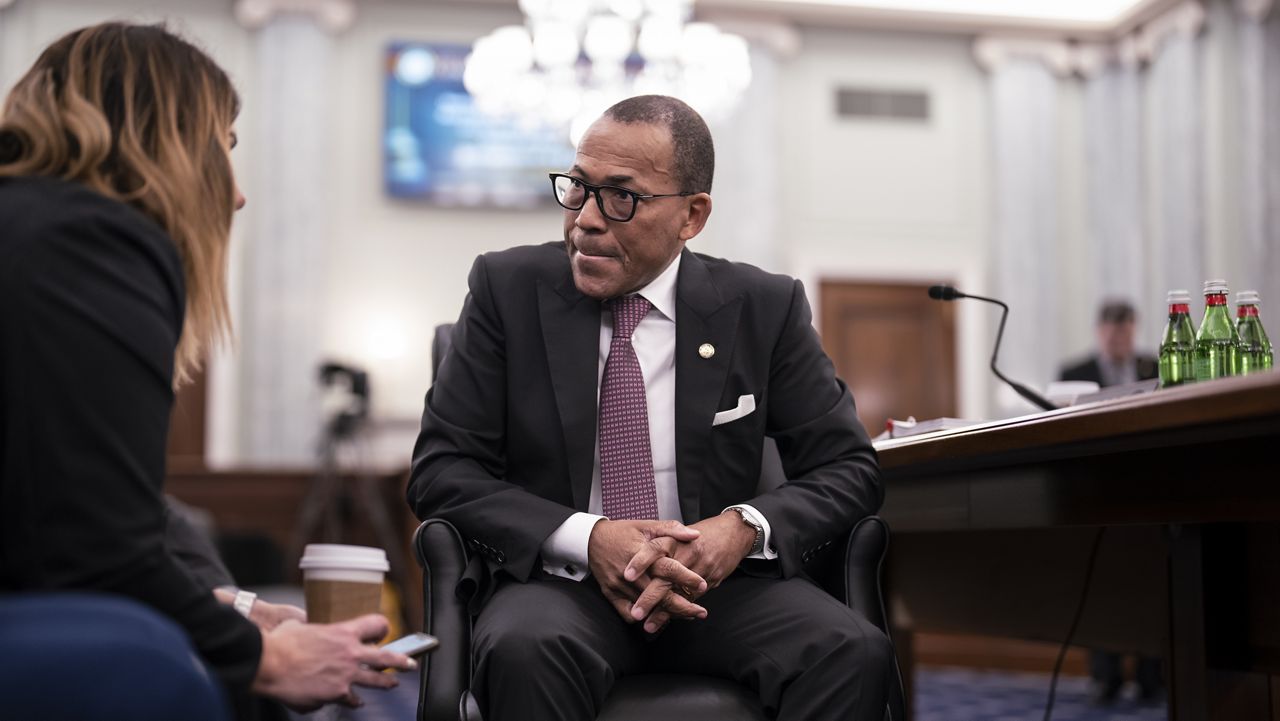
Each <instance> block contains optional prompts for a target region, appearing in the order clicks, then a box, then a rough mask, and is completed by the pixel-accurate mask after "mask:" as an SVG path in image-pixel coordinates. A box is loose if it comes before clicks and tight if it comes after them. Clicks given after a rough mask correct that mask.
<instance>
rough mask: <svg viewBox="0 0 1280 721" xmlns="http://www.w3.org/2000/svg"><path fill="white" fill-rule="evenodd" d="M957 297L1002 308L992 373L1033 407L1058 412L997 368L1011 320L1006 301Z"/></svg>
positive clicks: (1054, 407)
mask: <svg viewBox="0 0 1280 721" xmlns="http://www.w3.org/2000/svg"><path fill="white" fill-rule="evenodd" d="M957 296H958V297H963V298H973V299H975V300H985V301H986V302H988V303H995V304H996V305H998V306H1000V308H1001V312H1000V328H999V329H998V330H997V331H996V347H995V348H993V349H992V350H991V372H992V373H994V374H996V378H999V379H1000V380H1002V381H1004V382H1005V383H1008V384H1009V387H1010V388H1012V389H1013V390H1014V391H1016V392H1017V393H1018V395H1020V396H1022V397H1023V398H1026V399H1027V400H1028V401H1030V402H1031V403H1032V404H1033V405H1036V406H1039V407H1040V408H1042V409H1043V410H1046V411H1056V410H1057V409H1058V407H1057V406H1055V405H1054V404H1052V403H1050V402H1049V401H1048V400H1046V399H1045V397H1044V396H1042V395H1040V394H1039V393H1036V392H1035V391H1033V390H1031V389H1030V388H1028V387H1026V386H1024V385H1022V384H1021V383H1018V382H1016V381H1012V380H1010V379H1009V378H1008V377H1007V376H1006V375H1005V374H1003V373H1001V372H1000V369H999V368H997V367H996V357H997V356H999V355H1000V341H1001V339H1002V338H1004V324H1005V321H1007V320H1008V319H1009V306H1008V305H1005V303H1004V301H1000V300H996V299H995V298H987V297H985V296H981V295H974V294H972V293H965V294H963V295H960V294H959V293H958V292H957Z"/></svg>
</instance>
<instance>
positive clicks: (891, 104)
mask: <svg viewBox="0 0 1280 721" xmlns="http://www.w3.org/2000/svg"><path fill="white" fill-rule="evenodd" d="M836 113H837V114H838V115H839V116H840V117H842V118H862V119H879V120H912V121H923V120H928V119H929V94H928V93H922V92H919V91H916V90H872V89H870V88H839V89H837V90H836Z"/></svg>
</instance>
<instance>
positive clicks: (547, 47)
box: [533, 20, 581, 70]
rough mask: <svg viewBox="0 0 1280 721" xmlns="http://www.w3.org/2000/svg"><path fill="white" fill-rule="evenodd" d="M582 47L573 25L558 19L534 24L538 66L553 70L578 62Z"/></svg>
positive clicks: (534, 53)
mask: <svg viewBox="0 0 1280 721" xmlns="http://www.w3.org/2000/svg"><path fill="white" fill-rule="evenodd" d="M580 52H581V48H580V47H579V45H578V33H577V32H576V31H575V30H574V28H573V26H571V25H568V24H567V23H563V22H560V21H556V20H548V21H544V22H540V23H535V24H534V26H533V58H534V60H536V61H537V63H538V66H539V67H542V68H545V69H548V70H551V69H554V68H562V67H567V66H572V65H573V64H574V63H576V62H578V55H579V54H580Z"/></svg>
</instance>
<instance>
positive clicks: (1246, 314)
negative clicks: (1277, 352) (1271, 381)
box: [1236, 290, 1274, 376]
mask: <svg viewBox="0 0 1280 721" xmlns="http://www.w3.org/2000/svg"><path fill="white" fill-rule="evenodd" d="M1260 302H1261V299H1260V298H1259V297H1258V291H1256V290H1242V291H1240V292H1239V293H1236V335H1238V336H1240V350H1239V352H1238V353H1237V355H1236V375H1242V376H1243V375H1248V374H1250V373H1261V372H1263V371H1269V370H1271V364H1272V362H1273V361H1274V355H1273V354H1272V350H1271V341H1270V339H1268V338H1267V330H1266V329H1265V328H1263V327H1262V318H1261V317H1259V315H1258V305H1259V304H1260Z"/></svg>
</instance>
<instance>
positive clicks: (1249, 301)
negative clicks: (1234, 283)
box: [1236, 290, 1262, 305]
mask: <svg viewBox="0 0 1280 721" xmlns="http://www.w3.org/2000/svg"><path fill="white" fill-rule="evenodd" d="M1261 302H1262V298H1261V297H1259V296H1258V291H1256V290H1242V291H1240V292H1239V293H1236V305H1258V304H1259V303H1261Z"/></svg>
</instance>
